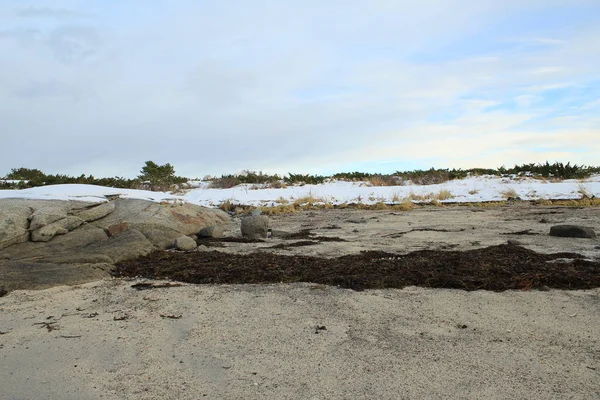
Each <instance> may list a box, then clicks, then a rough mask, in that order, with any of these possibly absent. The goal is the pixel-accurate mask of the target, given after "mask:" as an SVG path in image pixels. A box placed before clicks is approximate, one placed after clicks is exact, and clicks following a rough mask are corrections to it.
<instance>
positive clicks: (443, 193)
mask: <svg viewBox="0 0 600 400" xmlns="http://www.w3.org/2000/svg"><path fill="white" fill-rule="evenodd" d="M453 198H454V195H453V194H452V193H450V191H449V190H446V189H442V190H440V191H439V192H438V194H436V195H435V197H434V200H437V201H442V200H448V199H453Z"/></svg>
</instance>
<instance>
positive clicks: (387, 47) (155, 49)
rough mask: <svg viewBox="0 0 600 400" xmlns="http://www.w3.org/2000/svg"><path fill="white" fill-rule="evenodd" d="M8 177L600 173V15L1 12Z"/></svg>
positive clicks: (311, 4) (176, 5)
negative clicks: (167, 170)
mask: <svg viewBox="0 0 600 400" xmlns="http://www.w3.org/2000/svg"><path fill="white" fill-rule="evenodd" d="M0 124H1V125H0V139H1V140H0V176H1V175H3V174H5V173H8V172H9V171H10V169H11V168H17V167H28V168H38V169H41V170H43V171H44V172H47V173H65V174H81V173H86V174H94V175H95V176H126V177H133V176H136V175H137V174H138V173H139V170H140V169H141V167H142V165H143V164H144V161H146V160H153V161H155V162H157V163H159V164H163V163H167V162H169V163H171V164H173V165H174V166H175V169H176V172H177V173H178V174H179V175H184V176H190V177H202V176H204V175H207V174H212V175H221V174H225V173H235V172H238V171H241V170H243V169H249V170H262V171H265V172H271V173H287V172H295V173H324V174H329V173H334V172H342V171H355V170H359V171H368V172H393V171H396V170H406V169H414V168H429V167H431V166H435V167H457V168H458V167H462V168H468V167H499V166H501V165H506V166H512V165H513V164H515V163H518V164H520V163H524V162H543V161H545V160H549V161H550V162H553V161H563V162H566V161H571V162H575V163H578V164H582V163H583V164H587V165H590V164H591V165H600V157H599V155H600V1H599V0H503V1H498V0H478V1H471V0H427V1H414V0H297V1H296V0H212V1H199V0H173V1H158V0H118V1H117V0H49V1H28V0H0Z"/></svg>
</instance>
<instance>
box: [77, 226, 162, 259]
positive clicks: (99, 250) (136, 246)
mask: <svg viewBox="0 0 600 400" xmlns="http://www.w3.org/2000/svg"><path fill="white" fill-rule="evenodd" d="M154 250H156V247H154V246H153V245H152V243H150V241H149V240H148V239H146V236H144V235H143V234H142V232H140V231H138V230H136V229H128V230H126V231H125V232H123V233H121V234H120V235H117V236H112V237H110V238H108V239H107V240H104V241H102V242H96V243H91V244H89V245H87V246H84V247H82V248H80V249H77V250H76V251H73V252H72V253H73V255H74V256H78V257H79V256H81V255H100V254H103V255H106V256H108V257H110V258H111V259H112V260H113V262H115V263H116V262H119V261H125V260H133V259H136V258H138V257H142V256H145V255H147V254H150V253H151V252H153V251H154Z"/></svg>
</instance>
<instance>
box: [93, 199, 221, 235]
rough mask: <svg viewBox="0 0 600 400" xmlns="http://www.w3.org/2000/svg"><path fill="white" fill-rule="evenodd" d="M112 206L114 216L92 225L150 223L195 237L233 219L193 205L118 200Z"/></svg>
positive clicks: (103, 227)
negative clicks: (203, 230) (201, 231)
mask: <svg viewBox="0 0 600 400" xmlns="http://www.w3.org/2000/svg"><path fill="white" fill-rule="evenodd" d="M112 203H114V205H115V210H114V211H113V212H112V213H110V214H108V215H107V216H105V217H104V218H102V219H100V220H97V221H94V222H91V223H92V224H94V225H95V226H98V227H100V228H102V229H107V228H108V227H110V226H111V225H118V224H121V223H136V224H139V223H149V224H153V225H154V226H156V227H164V228H165V229H170V230H173V231H177V232H179V235H178V236H181V235H191V234H195V233H197V232H198V231H200V230H201V229H203V228H206V227H208V226H212V225H220V224H223V223H225V222H229V220H230V216H229V215H228V214H227V213H226V212H224V211H221V210H218V209H212V208H206V207H201V206H197V205H194V204H190V203H185V204H182V205H177V206H173V205H171V204H160V203H155V202H151V201H147V200H137V199H117V200H115V201H113V202H112ZM131 227H132V226H131V225H130V228H131ZM173 239H174V238H173ZM171 243H172V241H171Z"/></svg>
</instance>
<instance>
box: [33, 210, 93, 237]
mask: <svg viewBox="0 0 600 400" xmlns="http://www.w3.org/2000/svg"><path fill="white" fill-rule="evenodd" d="M83 222H84V221H83V220H82V219H80V218H78V217H74V216H69V217H66V218H63V219H60V220H58V221H56V222H53V223H51V224H49V225H46V226H43V227H41V228H39V229H37V230H35V231H33V232H31V241H32V242H47V241H49V240H51V239H52V238H53V237H54V236H56V235H64V234H65V233H67V232H69V231H72V230H73V229H75V228H77V227H78V226H79V225H81V224H83Z"/></svg>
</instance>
